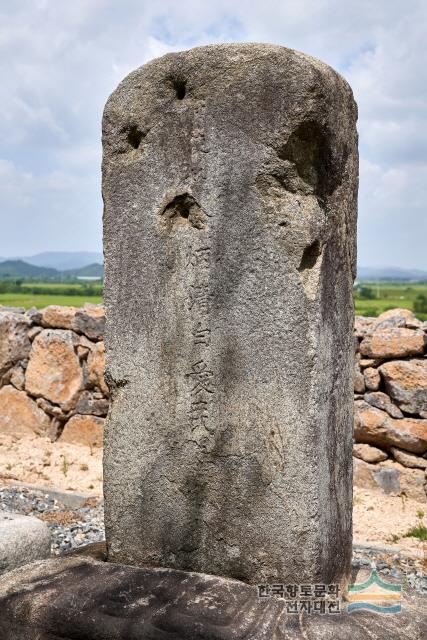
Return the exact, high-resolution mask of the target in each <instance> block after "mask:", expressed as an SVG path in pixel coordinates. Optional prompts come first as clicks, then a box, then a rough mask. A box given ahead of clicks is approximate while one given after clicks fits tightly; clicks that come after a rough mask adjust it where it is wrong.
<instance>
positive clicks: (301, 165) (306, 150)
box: [278, 122, 338, 198]
mask: <svg viewBox="0 0 427 640" xmlns="http://www.w3.org/2000/svg"><path fill="white" fill-rule="evenodd" d="M331 155H332V154H331V149H330V145H329V140H328V136H327V133H326V131H324V130H323V128H322V127H321V126H320V125H319V124H318V123H317V122H303V123H301V124H300V126H299V127H298V129H296V131H294V132H293V133H292V134H291V135H290V137H289V139H288V141H287V142H286V144H285V145H284V146H283V147H282V148H281V149H280V150H279V152H278V156H279V158H280V159H281V160H288V161H289V162H291V163H292V164H293V165H294V167H295V169H296V171H297V173H298V175H299V177H300V178H301V180H303V181H304V182H305V183H306V184H307V185H309V186H310V187H311V188H312V189H313V192H314V194H315V195H316V196H318V197H320V198H324V197H325V196H327V195H330V194H331V193H332V192H333V191H334V189H335V187H336V184H337V179H338V176H337V175H335V173H336V172H335V173H334V167H333V163H332V157H331Z"/></svg>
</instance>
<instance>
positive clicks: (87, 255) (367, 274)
mask: <svg viewBox="0 0 427 640" xmlns="http://www.w3.org/2000/svg"><path fill="white" fill-rule="evenodd" d="M102 263H103V256H102V253H99V252H97V251H45V252H44V253H37V254H35V255H33V256H25V257H21V256H19V257H13V258H0V278H1V277H3V278H4V277H10V278H33V279H34V278H40V279H48V280H52V279H58V278H62V277H65V278H67V279H68V278H82V277H83V278H84V277H86V278H102V277H103V271H104V269H103V266H102ZM357 279H358V280H359V281H360V280H362V281H381V280H393V281H399V280H401V281H403V282H407V281H419V280H427V271H422V270H420V269H403V268H401V267H359V268H358V270H357Z"/></svg>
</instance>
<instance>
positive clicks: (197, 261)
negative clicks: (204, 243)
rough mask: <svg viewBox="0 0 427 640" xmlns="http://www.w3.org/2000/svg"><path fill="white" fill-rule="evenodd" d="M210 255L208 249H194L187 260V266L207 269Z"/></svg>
mask: <svg viewBox="0 0 427 640" xmlns="http://www.w3.org/2000/svg"><path fill="white" fill-rule="evenodd" d="M210 255H211V249H210V247H202V248H201V249H196V251H194V252H193V253H192V254H191V255H190V256H189V258H188V262H187V266H189V265H191V266H193V267H200V268H202V269H203V268H207V267H209V258H210Z"/></svg>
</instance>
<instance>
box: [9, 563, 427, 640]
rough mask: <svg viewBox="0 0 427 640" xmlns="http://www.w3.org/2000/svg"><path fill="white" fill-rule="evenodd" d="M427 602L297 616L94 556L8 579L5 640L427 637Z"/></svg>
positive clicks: (189, 576)
mask: <svg viewBox="0 0 427 640" xmlns="http://www.w3.org/2000/svg"><path fill="white" fill-rule="evenodd" d="M425 605H426V598H423V597H422V596H419V595H417V594H416V593H415V592H413V591H411V590H404V602H403V608H402V612H401V613H400V614H395V615H379V614H374V613H370V612H366V611H358V612H353V613H351V614H348V613H347V612H346V611H345V610H344V609H345V607H343V609H342V611H343V612H342V613H340V614H333V615H320V614H319V615H316V614H310V615H307V614H301V615H294V614H288V613H286V611H285V605H284V602H283V600H277V599H273V598H268V599H265V600H260V599H259V598H258V592H257V589H256V587H250V586H248V585H246V584H243V583H241V582H237V581H235V580H228V579H224V578H217V577H214V576H208V575H203V574H196V573H185V572H182V571H175V570H171V569H148V568H134V567H128V566H123V565H116V564H111V563H103V562H97V561H95V560H91V559H82V558H70V559H67V560H64V559H62V560H49V561H44V562H38V563H33V564H32V565H27V566H26V567H24V568H21V569H19V570H15V571H13V572H11V573H9V574H7V575H6V576H3V577H2V578H0V611H1V615H0V637H1V638H2V640H59V639H61V640H77V639H78V640H172V639H173V640H187V639H188V640H249V639H250V640H320V639H322V640H337V639H339V640H366V638H369V639H370V640H383V639H384V640H402V638H405V640H421V639H422V638H425V637H426V634H427V624H426V606H425Z"/></svg>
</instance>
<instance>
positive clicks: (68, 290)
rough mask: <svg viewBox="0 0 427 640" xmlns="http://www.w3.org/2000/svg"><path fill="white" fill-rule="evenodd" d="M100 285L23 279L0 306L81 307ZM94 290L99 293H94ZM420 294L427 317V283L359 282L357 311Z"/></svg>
mask: <svg viewBox="0 0 427 640" xmlns="http://www.w3.org/2000/svg"><path fill="white" fill-rule="evenodd" d="M0 284H1V283H0ZM101 286H102V285H101V284H100V283H91V284H82V283H79V282H76V283H74V282H71V283H60V282H59V283H58V282H22V283H21V284H20V285H19V286H18V290H17V291H6V292H0V305H4V306H10V307H25V309H30V308H31V307H37V308H38V309H41V308H43V307H47V306H48V305H50V304H60V305H69V306H73V307H82V306H83V305H84V304H85V303H86V302H92V303H94V304H96V303H98V302H102V289H101ZM15 288H16V287H15ZM50 291H52V293H50ZM74 292H75V293H74ZM94 293H95V294H96V295H92V294H94ZM72 294H73V295H72ZM420 296H424V298H425V306H424V307H423V305H422V304H421V308H419V309H418V310H417V311H415V315H416V316H417V317H418V318H420V319H421V320H427V283H415V284H413V283H398V282H387V283H386V282H381V283H376V282H362V283H357V284H356V285H355V287H354V306H355V312H356V314H357V315H361V316H378V315H379V314H380V313H382V312H383V311H387V309H394V308H396V307H404V308H405V309H410V310H411V311H414V305H416V304H417V303H416V300H417V298H418V306H419V304H420V302H419V297H420Z"/></svg>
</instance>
